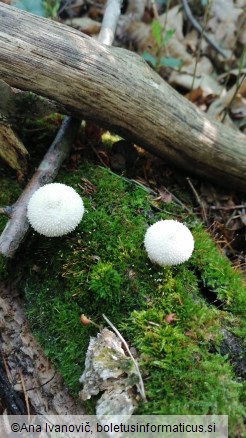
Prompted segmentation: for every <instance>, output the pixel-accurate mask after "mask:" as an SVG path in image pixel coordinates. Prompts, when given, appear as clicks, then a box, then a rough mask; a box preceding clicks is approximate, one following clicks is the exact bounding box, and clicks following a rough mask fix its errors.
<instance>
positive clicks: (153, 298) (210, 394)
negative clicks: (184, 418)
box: [25, 163, 246, 436]
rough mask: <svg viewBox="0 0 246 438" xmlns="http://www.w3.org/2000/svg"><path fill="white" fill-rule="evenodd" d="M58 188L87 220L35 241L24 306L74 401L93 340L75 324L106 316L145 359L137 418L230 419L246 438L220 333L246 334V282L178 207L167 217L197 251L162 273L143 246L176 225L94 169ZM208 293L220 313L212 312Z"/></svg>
mask: <svg viewBox="0 0 246 438" xmlns="http://www.w3.org/2000/svg"><path fill="white" fill-rule="evenodd" d="M85 179H87V180H89V182H90V183H91V184H90V185H89V186H90V190H88V184H87V185H85V184H84V181H85ZM59 180H60V181H61V182H64V183H66V184H69V185H71V186H72V187H74V188H75V189H76V190H77V191H78V192H79V193H80V194H81V195H82V196H83V199H84V203H85V208H86V212H85V215H84V218H83V220H82V222H81V224H80V225H79V226H78V227H77V229H76V230H75V231H74V232H73V233H72V234H70V235H68V236H65V237H62V238H55V239H50V238H44V237H42V236H37V235H35V234H34V236H33V239H32V240H31V241H30V244H29V246H28V248H27V252H26V254H25V260H27V261H28V264H27V266H26V270H27V272H26V277H28V281H27V283H26V285H25V297H26V311H27V315H28V318H29V321H30V323H31V325H32V327H33V330H34V332H35V334H36V336H37V338H38V339H39V341H40V343H41V345H42V346H43V348H44V350H45V352H46V354H47V355H48V357H50V358H51V359H52V361H53V362H54V363H55V365H56V367H57V368H58V370H59V371H60V372H61V373H62V375H63V376H64V378H65V380H66V382H67V384H68V385H69V387H70V389H71V391H72V392H73V393H74V394H78V391H79V389H80V385H79V383H78V379H79V377H80V375H81V374H82V372H83V369H84V359H85V354H86V350H87V346H88V342H89V336H90V335H95V333H96V329H95V327H94V326H92V325H91V326H90V325H89V326H86V327H84V326H82V325H81V324H80V322H79V315H80V314H81V313H84V314H86V315H87V316H88V317H90V318H91V319H93V320H94V321H95V322H96V323H98V324H104V320H103V319H102V313H105V314H106V315H107V317H108V318H109V319H111V320H112V322H113V323H114V324H115V325H116V327H117V328H118V329H119V330H120V331H121V332H122V334H123V336H124V337H125V339H126V340H127V341H128V343H129V344H130V345H132V346H135V347H136V348H137V351H138V353H139V355H140V358H139V362H140V368H141V372H142V374H143V378H144V382H145V386H146V392H147V397H148V403H147V404H142V405H140V407H139V410H138V412H139V413H149V414H152V413H153V414H156V413H162V414H207V413H213V414H228V415H229V416H230V424H231V428H232V429H233V427H234V428H236V427H237V430H241V429H240V428H241V427H242V416H243V411H244V407H243V404H244V401H243V397H244V395H243V394H244V391H243V386H242V382H241V381H240V379H239V378H237V377H236V376H235V374H234V371H233V367H232V365H231V363H230V360H229V357H227V356H224V357H222V356H221V355H220V343H221V338H222V332H221V328H222V327H225V326H226V327H227V329H229V330H230V331H232V332H234V333H237V335H238V336H239V337H240V336H243V333H244V330H245V319H244V317H243V315H244V312H245V308H246V296H245V285H244V284H243V281H242V279H241V276H240V275H239V274H238V273H236V272H235V271H234V270H233V269H232V268H231V266H230V265H229V263H228V262H227V261H226V259H225V258H224V257H223V255H222V254H220V253H219V251H218V249H217V248H216V247H215V245H214V243H213V242H212V241H211V238H210V237H209V235H208V234H207V233H206V232H205V231H204V230H203V229H202V227H201V225H200V224H199V223H198V221H197V219H196V218H195V217H192V216H191V215H188V214H187V213H185V214H184V212H183V211H182V210H180V209H179V208H178V207H177V206H176V205H174V204H170V205H169V207H168V209H169V211H170V213H171V214H172V213H173V215H174V217H175V218H176V216H175V215H177V214H178V215H179V219H180V220H182V221H183V222H185V223H186V224H187V225H188V226H189V227H190V229H191V230H192V232H193V234H194V237H195V251H194V253H193V255H192V257H191V259H190V260H189V261H188V262H186V263H185V264H183V265H180V266H176V267H169V268H160V267H158V266H155V265H153V264H151V263H150V261H149V260H148V258H147V255H146V253H145V251H144V248H143V236H144V233H145V230H146V229H147V227H148V225H150V224H151V223H153V222H155V221H157V220H159V219H161V218H163V219H165V218H170V217H172V215H171V214H168V213H166V212H164V211H163V212H160V211H158V212H155V209H153V208H151V203H152V201H151V199H150V198H149V195H148V194H147V193H146V192H145V191H144V190H142V189H141V188H139V187H137V186H136V185H134V184H132V183H129V182H127V181H125V180H123V179H121V178H119V177H117V176H115V175H113V174H112V173H111V172H109V171H107V170H106V169H103V168H100V167H93V166H92V165H91V164H89V163H84V164H83V165H82V166H81V168H79V169H77V171H75V172H73V173H69V174H68V173H65V172H63V173H62V174H61V175H60V177H59ZM83 185H84V186H83ZM205 288H208V289H209V291H210V293H212V294H214V297H215V298H218V299H219V300H220V301H221V303H222V304H221V308H216V307H215V306H214V305H212V304H211V303H209V302H208V300H207V299H206V297H205V295H204V289H205ZM171 313H173V314H174V321H173V323H172V324H169V323H168V322H167V320H166V317H167V315H169V314H171ZM231 436H233V435H231ZM239 436H240V435H239Z"/></svg>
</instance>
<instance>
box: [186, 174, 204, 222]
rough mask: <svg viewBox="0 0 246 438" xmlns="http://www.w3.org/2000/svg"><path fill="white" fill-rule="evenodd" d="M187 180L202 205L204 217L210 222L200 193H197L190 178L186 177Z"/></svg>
mask: <svg viewBox="0 0 246 438" xmlns="http://www.w3.org/2000/svg"><path fill="white" fill-rule="evenodd" d="M186 180H187V182H188V184H189V186H190V188H191V190H192V192H193V193H194V195H195V198H196V200H197V202H198V204H199V205H200V207H201V210H202V213H203V219H204V221H205V223H206V224H208V217H207V213H206V209H205V207H204V202H203V201H202V200H201V198H200V196H199V195H198V193H197V191H196V189H195V187H194V186H193V184H192V182H191V180H190V178H186Z"/></svg>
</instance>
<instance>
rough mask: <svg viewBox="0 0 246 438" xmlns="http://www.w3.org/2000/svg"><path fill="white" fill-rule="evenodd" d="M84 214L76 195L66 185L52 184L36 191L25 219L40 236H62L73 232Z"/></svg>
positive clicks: (82, 206) (80, 200)
mask: <svg viewBox="0 0 246 438" xmlns="http://www.w3.org/2000/svg"><path fill="white" fill-rule="evenodd" d="M83 214H84V204H83V201H82V199H81V197H80V196H79V195H78V193H77V192H76V191H75V190H74V189H73V188H72V187H69V186H67V185H66V184H60V183H52V184H46V185H45V186H43V187H41V188H40V189H38V190H37V191H36V192H35V193H34V194H33V195H32V197H31V199H30V201H29V203H28V206H27V218H28V220H29V222H30V224H31V226H32V227H33V228H34V230H35V231H37V232H38V233H40V234H43V235H44V236H47V237H57V236H63V235H64V234H68V233H70V232H71V231H73V230H74V229H75V228H76V227H77V225H78V224H79V223H80V221H81V219H82V217H83Z"/></svg>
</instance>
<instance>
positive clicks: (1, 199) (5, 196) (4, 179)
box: [0, 173, 21, 233]
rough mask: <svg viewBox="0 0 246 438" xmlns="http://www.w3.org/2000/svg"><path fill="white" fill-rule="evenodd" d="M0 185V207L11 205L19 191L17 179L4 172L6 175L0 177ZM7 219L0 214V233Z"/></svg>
mask: <svg viewBox="0 0 246 438" xmlns="http://www.w3.org/2000/svg"><path fill="white" fill-rule="evenodd" d="M0 186H1V190H0V207H7V206H11V205H12V204H13V203H14V202H16V201H17V199H18V197H19V195H20V193H21V188H20V185H19V184H18V182H17V180H15V179H13V178H12V177H11V176H8V175H7V173H6V175H4V176H1V177H0ZM7 221H8V218H7V216H4V215H3V214H0V233H1V232H2V231H3V229H4V227H5V225H6V223H7Z"/></svg>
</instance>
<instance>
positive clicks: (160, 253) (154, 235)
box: [144, 220, 194, 266]
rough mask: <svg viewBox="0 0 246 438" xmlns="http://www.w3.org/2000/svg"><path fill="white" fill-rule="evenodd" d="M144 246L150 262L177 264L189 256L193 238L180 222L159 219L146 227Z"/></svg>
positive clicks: (192, 247) (164, 264) (163, 264)
mask: <svg viewBox="0 0 246 438" xmlns="http://www.w3.org/2000/svg"><path fill="white" fill-rule="evenodd" d="M144 246H145V249H146V251H147V253H148V256H149V258H150V260H151V261H152V262H154V263H157V264H158V265H160V266H171V265H179V264H180V263H183V262H185V261H186V260H188V259H189V258H190V256H191V254H192V252H193V249H194V239H193V236H192V234H191V232H190V230H189V229H188V228H187V227H186V225H184V224H182V223H181V222H178V221H175V220H161V221H158V222H156V223H155V224H153V225H151V226H150V227H149V228H148V229H147V231H146V234H145V237H144Z"/></svg>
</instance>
